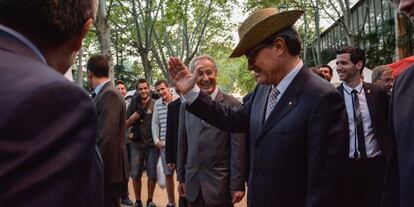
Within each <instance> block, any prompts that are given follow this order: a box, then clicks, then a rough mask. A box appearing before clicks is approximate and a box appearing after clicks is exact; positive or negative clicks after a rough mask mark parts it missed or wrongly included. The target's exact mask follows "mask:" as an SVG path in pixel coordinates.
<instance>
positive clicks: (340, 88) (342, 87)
mask: <svg viewBox="0 0 414 207" xmlns="http://www.w3.org/2000/svg"><path fill="white" fill-rule="evenodd" d="M343 84H344V83H341V84H340V85H339V86H338V87H337V89H338V91H339V94H340V95H341V96H342V98H344V85H343Z"/></svg>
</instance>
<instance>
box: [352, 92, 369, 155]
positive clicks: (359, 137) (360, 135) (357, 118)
mask: <svg viewBox="0 0 414 207" xmlns="http://www.w3.org/2000/svg"><path fill="white" fill-rule="evenodd" d="M351 95H352V104H353V107H354V125H355V145H356V142H357V141H358V150H357V149H356V147H355V151H354V157H355V158H358V151H359V153H360V158H361V159H365V158H367V151H366V149H365V135H364V125H363V122H362V115H361V110H360V109H359V98H358V91H357V90H355V89H354V90H352V92H351Z"/></svg>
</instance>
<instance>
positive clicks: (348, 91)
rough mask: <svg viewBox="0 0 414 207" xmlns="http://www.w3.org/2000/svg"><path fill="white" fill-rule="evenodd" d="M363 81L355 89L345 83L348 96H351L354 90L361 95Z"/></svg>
mask: <svg viewBox="0 0 414 207" xmlns="http://www.w3.org/2000/svg"><path fill="white" fill-rule="evenodd" d="M362 85H363V84H362V81H361V82H360V83H359V84H358V85H357V86H356V87H355V88H352V87H351V86H349V85H347V84H346V83H345V82H343V86H344V90H345V92H346V93H347V94H351V92H352V90H356V91H357V92H358V93H361V91H362Z"/></svg>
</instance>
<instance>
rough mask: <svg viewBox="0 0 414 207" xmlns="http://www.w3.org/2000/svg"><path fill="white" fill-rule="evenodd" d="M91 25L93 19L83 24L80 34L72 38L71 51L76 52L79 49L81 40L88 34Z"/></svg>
mask: <svg viewBox="0 0 414 207" xmlns="http://www.w3.org/2000/svg"><path fill="white" fill-rule="evenodd" d="M92 25H93V19H91V18H90V19H88V20H86V22H85V24H83V27H82V30H81V32H80V33H79V34H77V35H75V37H74V38H73V43H72V50H73V51H76V52H77V51H79V50H80V49H81V47H82V42H83V39H84V38H85V37H86V35H87V34H88V32H89V30H90V29H91V27H92Z"/></svg>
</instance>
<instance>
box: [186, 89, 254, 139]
mask: <svg viewBox="0 0 414 207" xmlns="http://www.w3.org/2000/svg"><path fill="white" fill-rule="evenodd" d="M250 101H251V100H249V101H248V102H247V103H246V104H243V105H241V106H238V107H230V106H226V105H224V104H221V103H219V102H216V101H213V100H211V97H210V96H209V95H207V94H206V93H204V92H202V91H200V93H199V95H198V97H197V99H196V100H195V101H194V102H193V103H192V104H191V105H187V108H186V109H187V110H188V111H190V112H191V113H192V114H194V115H196V116H197V117H199V118H200V119H202V120H204V121H206V122H207V123H209V124H211V125H213V126H215V127H217V128H219V129H221V130H223V131H229V132H244V133H247V132H248V129H249V127H250V125H249V116H250V107H251V103H250Z"/></svg>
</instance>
